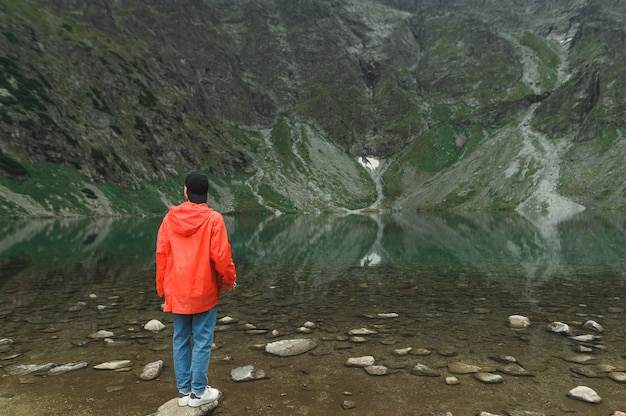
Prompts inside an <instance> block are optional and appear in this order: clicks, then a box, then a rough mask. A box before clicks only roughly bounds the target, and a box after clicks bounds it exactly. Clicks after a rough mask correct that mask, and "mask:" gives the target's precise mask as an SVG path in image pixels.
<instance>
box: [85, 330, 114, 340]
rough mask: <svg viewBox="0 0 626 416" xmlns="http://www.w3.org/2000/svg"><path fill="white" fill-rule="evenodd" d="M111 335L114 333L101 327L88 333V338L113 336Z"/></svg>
mask: <svg viewBox="0 0 626 416" xmlns="http://www.w3.org/2000/svg"><path fill="white" fill-rule="evenodd" d="M113 335H114V334H113V332H111V331H106V330H104V329H101V330H100V331H98V332H94V333H93V334H91V335H89V338H93V339H104V338H111V337H113Z"/></svg>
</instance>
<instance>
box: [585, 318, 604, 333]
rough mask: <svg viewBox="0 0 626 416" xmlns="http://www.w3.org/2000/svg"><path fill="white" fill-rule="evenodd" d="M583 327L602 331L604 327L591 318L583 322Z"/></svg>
mask: <svg viewBox="0 0 626 416" xmlns="http://www.w3.org/2000/svg"><path fill="white" fill-rule="evenodd" d="M583 328H585V329H586V330H588V331H593V332H604V328H603V327H602V325H600V324H599V323H597V322H596V321H592V320H589V321H587V322H585V323H584V324H583Z"/></svg>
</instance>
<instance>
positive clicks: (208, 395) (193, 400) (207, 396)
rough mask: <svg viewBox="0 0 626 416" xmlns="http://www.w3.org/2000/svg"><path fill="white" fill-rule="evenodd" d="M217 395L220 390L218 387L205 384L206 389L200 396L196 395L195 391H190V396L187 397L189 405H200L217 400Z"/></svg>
mask: <svg viewBox="0 0 626 416" xmlns="http://www.w3.org/2000/svg"><path fill="white" fill-rule="evenodd" d="M219 395H220V391H219V390H218V389H214V388H212V387H209V386H206V389H204V393H202V396H196V394H195V393H193V392H192V393H191V396H190V397H189V406H191V407H198V406H202V405H203V404H207V403H211V402H214V401H215V400H217V398H218V397H219Z"/></svg>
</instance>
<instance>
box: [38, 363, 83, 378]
mask: <svg viewBox="0 0 626 416" xmlns="http://www.w3.org/2000/svg"><path fill="white" fill-rule="evenodd" d="M87 365H89V364H88V363H87V362H86V361H81V362H78V363H67V364H63V365H58V366H56V367H53V368H51V369H50V370H49V371H48V375H50V376H58V375H59V374H64V373H68V372H70V371H75V370H80V369H82V368H86V367H87Z"/></svg>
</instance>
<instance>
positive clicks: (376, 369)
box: [365, 365, 393, 376]
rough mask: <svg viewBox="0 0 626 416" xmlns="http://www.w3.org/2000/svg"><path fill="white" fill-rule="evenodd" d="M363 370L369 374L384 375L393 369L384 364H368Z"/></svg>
mask: <svg viewBox="0 0 626 416" xmlns="http://www.w3.org/2000/svg"><path fill="white" fill-rule="evenodd" d="M365 372H366V373H367V374H369V375H370V376H386V375H387V374H391V373H392V372H393V371H392V370H391V369H390V368H389V367H387V366H385V365H368V366H367V367H365Z"/></svg>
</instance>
